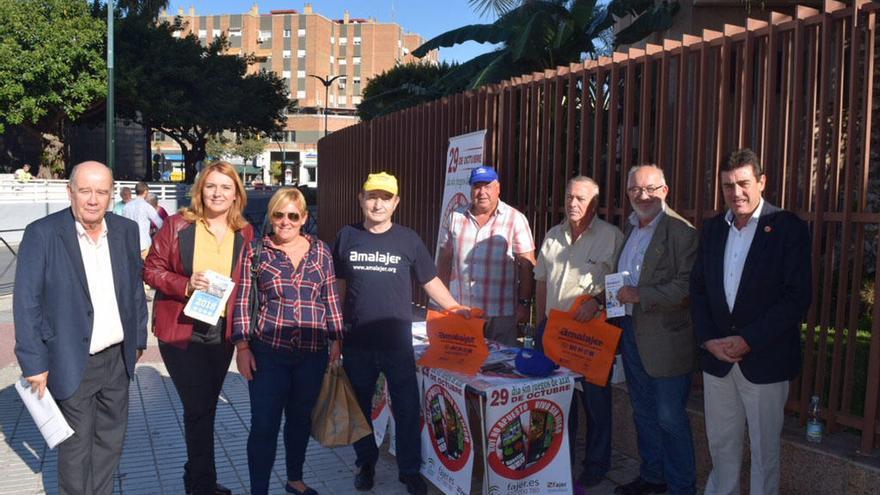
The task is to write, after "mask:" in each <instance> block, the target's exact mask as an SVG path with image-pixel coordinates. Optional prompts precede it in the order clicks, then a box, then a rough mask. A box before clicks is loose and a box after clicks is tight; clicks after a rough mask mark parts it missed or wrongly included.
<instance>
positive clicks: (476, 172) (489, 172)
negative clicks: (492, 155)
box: [468, 165, 498, 185]
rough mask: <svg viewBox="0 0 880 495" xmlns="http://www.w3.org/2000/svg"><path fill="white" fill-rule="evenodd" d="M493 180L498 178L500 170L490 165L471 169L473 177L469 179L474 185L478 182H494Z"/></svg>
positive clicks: (469, 182)
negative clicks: (497, 170)
mask: <svg viewBox="0 0 880 495" xmlns="http://www.w3.org/2000/svg"><path fill="white" fill-rule="evenodd" d="M493 180H498V172H496V171H495V169H494V168H492V167H490V166H488V165H480V166H479V167H476V168H474V169H471V178H470V179H468V184H470V185H474V184H476V183H477V182H492V181H493Z"/></svg>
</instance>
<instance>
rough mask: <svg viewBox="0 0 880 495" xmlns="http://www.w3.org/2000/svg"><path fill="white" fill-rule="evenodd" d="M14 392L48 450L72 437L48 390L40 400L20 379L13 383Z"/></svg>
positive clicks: (68, 426) (71, 431) (71, 432)
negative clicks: (16, 393) (19, 398)
mask: <svg viewBox="0 0 880 495" xmlns="http://www.w3.org/2000/svg"><path fill="white" fill-rule="evenodd" d="M15 390H16V391H17V392H18V395H19V396H20V397H21V401H22V402H23V403H24V406H25V407H26V408H27V410H28V412H29V413H30V415H31V417H32V418H33V419H34V424H36V425H37V428H39V430H40V433H41V434H42V435H43V439H45V440H46V445H48V446H49V448H50V449H54V448H55V446H56V445H58V444H59V443H61V442H63V441H65V440H67V439H68V438H70V437H71V436H72V435H73V429H72V428H71V427H70V425H69V424H67V420H66V419H64V415H62V414H61V410H60V409H58V404H56V403H55V399H53V398H52V393H51V392H49V389H48V388H47V389H46V391H45V393H43V398H42V399H41V398H40V396H39V394H37V392H34V391H32V390H31V385H30V384H29V383H28V382H27V380H25V379H24V378H22V379H21V380H17V381H16V382H15Z"/></svg>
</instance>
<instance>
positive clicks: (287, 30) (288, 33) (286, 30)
mask: <svg viewBox="0 0 880 495" xmlns="http://www.w3.org/2000/svg"><path fill="white" fill-rule="evenodd" d="M284 37H285V38H290V29H285V30H284Z"/></svg>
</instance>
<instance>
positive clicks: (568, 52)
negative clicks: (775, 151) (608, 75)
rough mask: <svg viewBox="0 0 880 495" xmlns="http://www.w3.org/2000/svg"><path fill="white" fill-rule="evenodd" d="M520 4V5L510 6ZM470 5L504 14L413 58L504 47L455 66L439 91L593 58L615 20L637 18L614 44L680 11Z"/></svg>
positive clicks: (649, 5)
mask: <svg viewBox="0 0 880 495" xmlns="http://www.w3.org/2000/svg"><path fill="white" fill-rule="evenodd" d="M516 3H519V6H517V7H513V8H510V7H512V6H513V5H514V4H516ZM471 5H473V6H475V7H476V8H478V9H480V8H482V9H483V10H484V11H486V10H488V9H494V10H496V11H501V12H502V14H501V15H500V16H499V17H498V19H497V20H496V21H495V22H493V23H492V24H472V25H468V26H463V27H460V28H457V29H453V30H451V31H447V32H445V33H443V34H440V35H438V36H436V37H435V38H433V39H431V40H428V41H427V42H425V43H424V44H423V45H422V46H420V47H418V48H416V49H415V50H413V55H415V56H416V57H423V56H425V55H426V54H427V53H428V52H429V51H431V50H434V49H437V48H440V47H449V46H453V45H457V44H460V43H464V42H467V41H476V42H478V43H500V44H502V46H501V48H499V49H497V50H495V51H491V52H489V53H485V54H483V55H479V56H477V57H474V58H473V59H471V60H469V61H467V62H464V63H462V64H461V65H459V66H457V67H455V68H454V69H453V70H452V71H450V72H449V73H448V74H447V75H446V76H445V77H443V78H442V79H441V80H439V81H438V82H437V84H438V85H439V86H440V88H449V87H461V82H462V81H466V83H467V84H466V87H467V88H468V89H473V88H477V87H479V86H482V85H484V84H492V83H497V82H500V81H503V80H505V79H509V78H511V77H515V76H518V75H521V74H527V73H530V72H534V71H542V70H544V69H547V68H554V67H557V66H560V65H568V64H570V63H572V62H578V61H580V60H581V59H582V58H583V56H584V55H585V54H586V55H589V56H595V54H596V51H597V46H596V44H595V43H594V42H595V41H596V40H597V39H598V38H599V37H600V35H601V33H602V32H603V31H605V30H607V29H609V28H611V27H612V26H613V25H614V23H615V22H616V20H617V19H619V18H621V17H624V16H626V15H631V16H633V17H634V18H635V19H634V21H633V23H632V24H630V25H629V26H628V27H627V28H625V29H623V30H621V31H620V32H618V33H617V34H616V35H615V38H614V43H615V46H616V45H620V44H629V43H634V42H636V41H639V40H641V39H644V38H645V37H646V36H648V35H649V34H651V33H653V32H655V31H659V30H663V29H668V28H669V27H670V26H671V25H672V18H673V16H674V15H675V14H676V13H677V12H678V9H679V5H678V3H677V2H674V3H668V2H666V1H663V2H661V3H655V2H654V0H611V1H610V2H609V3H608V4H606V5H598V4H597V0H520V1H519V2H517V1H516V0H472V1H471Z"/></svg>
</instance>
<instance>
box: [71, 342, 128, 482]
mask: <svg viewBox="0 0 880 495" xmlns="http://www.w3.org/2000/svg"><path fill="white" fill-rule="evenodd" d="M128 384H129V380H128V373H127V372H126V371H125V362H124V361H123V359H122V345H120V344H117V345H114V346H111V347H108V348H107V349H104V350H103V351H101V352H98V353H97V354H93V355H91V356H89V357H88V361H86V369H85V371H84V372H83V377H82V380H80V382H79V387H78V388H77V389H76V392H74V393H73V395H72V396H70V397H68V398H67V399H65V400H62V401H58V407H59V408H60V409H61V413H62V414H63V415H64V418H65V419H66V420H67V423H68V424H70V427H71V428H73V431H74V432H75V433H74V434H73V436H72V437H70V438H68V439H67V440H65V441H64V442H62V443H61V445H59V446H58V490H59V492H60V493H61V494H62V495H67V494H71V495H73V494H90V495H91V494H97V495H104V494H106V495H110V494H111V493H113V474H114V473H115V472H116V467H117V466H118V465H119V459H120V457H121V456H122V444H123V441H124V440H125V427H126V426H127V425H128Z"/></svg>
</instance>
